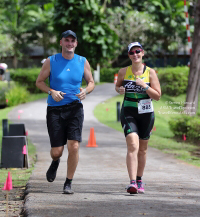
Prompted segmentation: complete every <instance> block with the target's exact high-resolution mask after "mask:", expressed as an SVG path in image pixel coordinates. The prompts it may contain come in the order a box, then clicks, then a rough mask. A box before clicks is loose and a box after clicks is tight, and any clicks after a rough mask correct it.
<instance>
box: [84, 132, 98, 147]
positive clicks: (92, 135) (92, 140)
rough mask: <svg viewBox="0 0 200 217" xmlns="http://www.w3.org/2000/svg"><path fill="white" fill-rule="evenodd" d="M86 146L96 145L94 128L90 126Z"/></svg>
mask: <svg viewBox="0 0 200 217" xmlns="http://www.w3.org/2000/svg"><path fill="white" fill-rule="evenodd" d="M86 147H98V145H97V144H96V136H95V134H94V128H90V137H89V141H88V144H87V145H86Z"/></svg>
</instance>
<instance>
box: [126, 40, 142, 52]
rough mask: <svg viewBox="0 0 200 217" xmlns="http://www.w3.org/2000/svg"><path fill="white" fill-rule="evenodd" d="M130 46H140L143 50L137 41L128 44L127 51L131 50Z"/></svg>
mask: <svg viewBox="0 0 200 217" xmlns="http://www.w3.org/2000/svg"><path fill="white" fill-rule="evenodd" d="M132 47H140V48H142V50H143V47H142V45H141V44H140V43H139V42H132V43H130V44H129V45H128V52H129V51H130V50H131V48H132Z"/></svg>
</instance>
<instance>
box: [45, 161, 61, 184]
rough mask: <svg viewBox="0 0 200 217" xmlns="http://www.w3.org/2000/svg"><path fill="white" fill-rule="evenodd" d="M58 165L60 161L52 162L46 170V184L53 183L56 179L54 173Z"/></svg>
mask: <svg viewBox="0 0 200 217" xmlns="http://www.w3.org/2000/svg"><path fill="white" fill-rule="evenodd" d="M59 163H60V159H58V160H57V161H52V162H51V165H50V167H49V169H48V170H47V173H46V177H47V181H48V182H53V181H54V179H55V178H56V172H57V169H58V166H59Z"/></svg>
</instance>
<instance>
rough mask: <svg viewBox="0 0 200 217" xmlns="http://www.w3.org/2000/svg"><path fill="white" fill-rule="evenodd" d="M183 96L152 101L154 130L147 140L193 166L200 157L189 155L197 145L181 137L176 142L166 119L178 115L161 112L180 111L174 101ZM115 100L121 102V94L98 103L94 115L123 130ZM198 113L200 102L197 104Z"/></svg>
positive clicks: (114, 127) (101, 120)
mask: <svg viewBox="0 0 200 217" xmlns="http://www.w3.org/2000/svg"><path fill="white" fill-rule="evenodd" d="M185 98H186V97H185V95H184V94H183V95H180V96H178V97H171V96H167V95H163V96H162V98H161V100H159V101H153V105H154V111H155V116H156V118H155V124H154V126H155V127H156V131H153V132H152V135H151V139H150V140H149V145H150V146H151V147H154V148H156V149H159V150H161V151H163V152H165V153H170V154H173V155H174V156H175V157H176V158H178V159H180V160H183V161H184V162H187V163H189V164H192V165H195V166H200V158H198V157H195V156H192V155H191V153H192V152H194V151H195V150H197V148H198V147H197V146H195V145H194V144H192V143H188V142H187V141H184V142H183V141H182V140H181V139H180V142H177V141H176V140H175V139H173V136H174V135H173V133H172V131H171V130H170V129H169V125H168V121H169V120H170V119H171V118H174V117H176V116H178V115H177V114H162V113H163V112H167V111H172V112H177V111H180V109H178V108H177V106H179V105H177V104H176V103H177V102H182V103H184V101H185ZM199 101H200V100H199ZM117 102H120V104H122V102H123V96H121V95H118V96H116V97H113V98H111V99H108V100H107V101H105V102H103V103H100V104H99V105H97V106H96V108H95V110H94V115H95V117H96V118H97V119H98V120H99V121H100V122H101V123H103V124H105V125H107V126H109V127H111V128H113V129H115V130H118V131H120V132H123V130H122V128H121V123H120V122H117V106H116V104H117ZM182 105H183V104H182ZM169 106H170V107H169ZM198 113H200V102H199V106H198ZM124 141H125V140H124Z"/></svg>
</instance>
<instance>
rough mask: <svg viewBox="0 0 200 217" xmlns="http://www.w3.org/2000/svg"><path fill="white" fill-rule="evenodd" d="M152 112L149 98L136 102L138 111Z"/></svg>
mask: <svg viewBox="0 0 200 217" xmlns="http://www.w3.org/2000/svg"><path fill="white" fill-rule="evenodd" d="M149 112H153V103H152V101H151V99H143V100H140V101H139V102H138V113H139V114H143V113H149Z"/></svg>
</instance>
